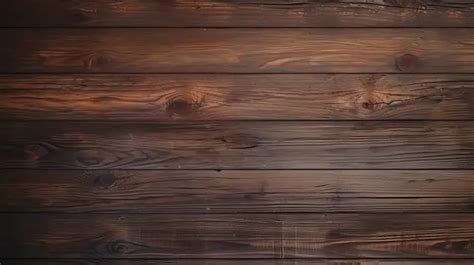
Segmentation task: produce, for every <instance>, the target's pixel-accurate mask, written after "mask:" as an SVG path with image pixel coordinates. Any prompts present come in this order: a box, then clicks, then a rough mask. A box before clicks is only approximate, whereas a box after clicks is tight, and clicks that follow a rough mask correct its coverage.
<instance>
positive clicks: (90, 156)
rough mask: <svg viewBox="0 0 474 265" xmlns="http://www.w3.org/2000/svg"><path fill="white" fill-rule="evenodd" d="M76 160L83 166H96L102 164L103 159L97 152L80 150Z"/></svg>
mask: <svg viewBox="0 0 474 265" xmlns="http://www.w3.org/2000/svg"><path fill="white" fill-rule="evenodd" d="M76 160H77V161H78V162H79V163H80V164H82V165H85V166H98V165H100V164H101V163H102V161H103V157H102V156H101V154H100V152H99V151H97V150H80V151H79V152H78V153H77V154H76Z"/></svg>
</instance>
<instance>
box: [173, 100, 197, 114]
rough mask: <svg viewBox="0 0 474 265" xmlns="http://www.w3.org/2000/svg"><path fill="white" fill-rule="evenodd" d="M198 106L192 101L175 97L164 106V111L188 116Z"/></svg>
mask: <svg viewBox="0 0 474 265" xmlns="http://www.w3.org/2000/svg"><path fill="white" fill-rule="evenodd" d="M198 107H199V105H198V104H194V103H193V102H188V101H186V100H184V99H175V100H173V101H171V102H170V103H169V104H168V105H167V106H166V113H168V115H169V116H173V115H179V116H189V115H191V114H192V113H194V112H195V111H196V109H197V108H198Z"/></svg>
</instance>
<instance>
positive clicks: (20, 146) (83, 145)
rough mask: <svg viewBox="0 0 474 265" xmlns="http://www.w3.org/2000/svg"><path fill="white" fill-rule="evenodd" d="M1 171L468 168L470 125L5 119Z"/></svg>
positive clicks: (472, 153) (0, 126)
mask: <svg viewBox="0 0 474 265" xmlns="http://www.w3.org/2000/svg"><path fill="white" fill-rule="evenodd" d="M0 138H1V139H2V141H3V143H2V145H1V146H0V167H2V168H24V169H26V168H30V169H67V168H71V169H74V168H75V169H101V168H102V169H334V168H336V169H413V168H417V169H450V168H451V169H463V168H464V169H468V168H470V169H472V168H473V167H474V163H473V161H474V147H473V142H474V122H463V123H458V122H420V121H405V122H400V121H399V122H365V121H352V122H266V123H262V122H249V121H247V122H215V123H202V122H201V123H186V122H181V123H179V124H174V123H168V124H159V123H147V122H141V123H140V122H120V123H119V122H61V123H55V122H4V123H0Z"/></svg>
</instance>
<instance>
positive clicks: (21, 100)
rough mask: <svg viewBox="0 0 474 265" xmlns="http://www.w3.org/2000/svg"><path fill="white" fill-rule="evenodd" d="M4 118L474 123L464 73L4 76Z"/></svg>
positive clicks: (473, 85) (471, 80)
mask: <svg viewBox="0 0 474 265" xmlns="http://www.w3.org/2000/svg"><path fill="white" fill-rule="evenodd" d="M0 93H2V97H0V119H4V120H12V119H17V120H161V121H167V120H278V119H292V120H349V119H357V120H397V119H408V120H411V119H425V120H437V119H441V120H463V119H466V120H473V119H474V111H473V110H474V109H473V105H474V77H473V76H472V75H465V74H451V75H433V74H429V75H425V74H415V75H412V74H389V75H387V74H355V75H328V74H316V75H315V74H303V75H301V74H297V75H287V74H283V75H267V74H264V75H253V74H243V75H183V74H181V75H163V74H158V75H157V74H135V75H131V74H125V75H117V74H115V75H103V74H100V75H83V74H82V75H81V74H75V75H74V74H73V75H69V74H68V75H54V74H45V75H39V74H28V75H0Z"/></svg>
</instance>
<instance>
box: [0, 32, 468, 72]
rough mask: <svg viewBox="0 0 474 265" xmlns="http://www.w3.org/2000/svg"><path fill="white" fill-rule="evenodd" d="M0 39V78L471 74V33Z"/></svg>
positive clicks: (24, 35)
mask: <svg viewBox="0 0 474 265" xmlns="http://www.w3.org/2000/svg"><path fill="white" fill-rule="evenodd" d="M0 34H1V35H2V36H3V39H4V40H5V41H3V42H0V57H1V58H2V62H1V63H0V72H4V73H28V72H38V73H51V72H61V73H71V72H76V73H80V72H92V73H110V72H116V73H125V72H130V73H151V72H154V73H177V72H183V73H185V72H186V73H190V72H194V73H206V72H213V73H295V72H299V73H400V72H402V73H474V45H473V44H474V42H473V39H474V29H151V28H145V29H144V28H141V29H133V30H131V29H123V28H122V29H94V30H90V29H3V30H0ZM289 40H291V41H289Z"/></svg>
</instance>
